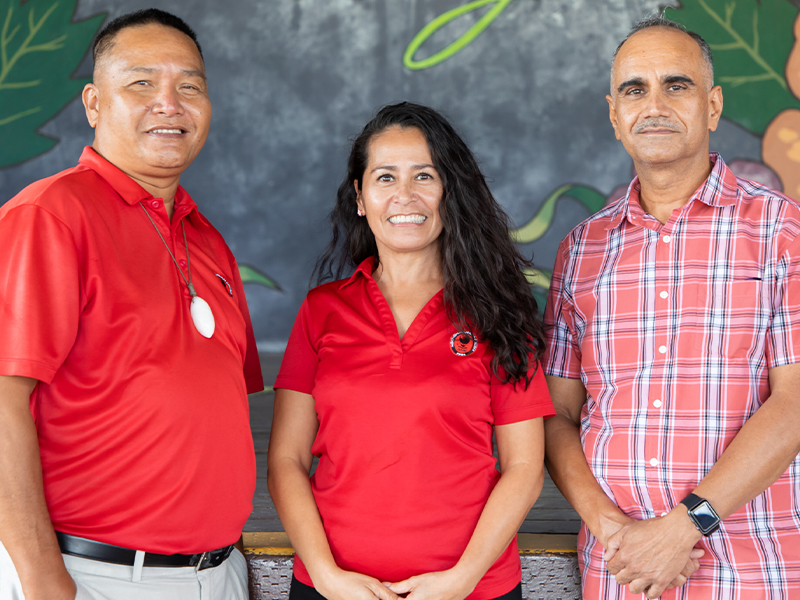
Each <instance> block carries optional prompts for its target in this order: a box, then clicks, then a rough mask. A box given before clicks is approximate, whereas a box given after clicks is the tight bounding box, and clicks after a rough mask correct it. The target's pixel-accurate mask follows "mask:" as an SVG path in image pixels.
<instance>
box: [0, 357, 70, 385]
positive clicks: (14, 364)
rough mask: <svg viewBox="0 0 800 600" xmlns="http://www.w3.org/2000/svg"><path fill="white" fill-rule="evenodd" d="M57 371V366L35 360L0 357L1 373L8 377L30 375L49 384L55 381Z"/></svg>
mask: <svg viewBox="0 0 800 600" xmlns="http://www.w3.org/2000/svg"><path fill="white" fill-rule="evenodd" d="M56 371H58V369H57V368H53V367H51V366H50V365H45V364H43V363H40V362H37V361H35V360H26V359H20V358H13V359H9V358H0V375H4V376H6V377H30V378H31V379H38V380H39V381H41V382H42V383H47V384H49V383H50V382H51V381H53V377H55V375H56Z"/></svg>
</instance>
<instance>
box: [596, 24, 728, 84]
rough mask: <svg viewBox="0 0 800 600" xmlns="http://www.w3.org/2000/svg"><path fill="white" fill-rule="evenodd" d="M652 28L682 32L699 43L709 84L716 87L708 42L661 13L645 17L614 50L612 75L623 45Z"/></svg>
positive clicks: (712, 60)
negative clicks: (635, 34)
mask: <svg viewBox="0 0 800 600" xmlns="http://www.w3.org/2000/svg"><path fill="white" fill-rule="evenodd" d="M651 27H667V28H669V29H675V30H676V31H681V32H683V33H685V34H686V35H688V36H689V37H690V38H692V39H693V40H694V41H695V42H697V45H698V46H700V51H701V52H702V53H703V60H705V63H706V66H707V67H708V70H709V73H710V75H711V81H710V82H709V83H710V84H711V85H712V86H713V85H714V58H713V57H712V56H711V48H710V47H709V45H708V42H706V41H705V40H704V39H703V38H702V37H701V36H700V35H699V34H697V33H695V32H694V31H687V29H686V27H684V26H683V25H682V24H680V23H676V22H675V21H670V20H669V19H668V18H667V17H665V16H664V13H662V12H660V11H659V12H657V13H656V14H653V15H648V16H646V17H644V18H643V19H641V20H639V21H637V22H636V23H635V24H634V26H633V27H631V30H630V32H629V33H628V35H627V36H626V37H625V39H624V40H622V41H621V42H620V43H619V46H617V49H616V50H614V56H613V57H612V63H611V65H612V66H611V73H612V75H613V73H614V66H613V65H614V62H613V61H614V60H615V59H616V58H617V54H618V53H619V51H620V48H622V46H623V44H624V43H625V42H627V41H628V40H629V39H630V37H631V36H632V35H633V34H634V33H638V32H640V31H642V30H643V29H650V28H651ZM612 91H613V90H612Z"/></svg>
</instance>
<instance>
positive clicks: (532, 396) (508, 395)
mask: <svg viewBox="0 0 800 600" xmlns="http://www.w3.org/2000/svg"><path fill="white" fill-rule="evenodd" d="M532 368H535V369H536V373H535V374H534V376H533V378H532V379H531V382H530V384H528V386H527V388H526V387H525V382H520V383H516V384H514V383H503V382H501V381H500V379H498V378H497V377H496V376H495V375H494V374H492V378H491V381H490V384H489V385H490V390H489V393H490V395H491V401H492V414H493V415H494V424H495V425H508V424H510V423H518V422H520V421H527V420H528V419H537V418H539V417H552V416H553V415H555V414H556V411H555V409H554V408H553V402H552V400H550V392H549V391H548V389H547V382H546V381H545V379H544V373H542V367H541V365H539V364H538V363H535V364H534V365H533V366H532Z"/></svg>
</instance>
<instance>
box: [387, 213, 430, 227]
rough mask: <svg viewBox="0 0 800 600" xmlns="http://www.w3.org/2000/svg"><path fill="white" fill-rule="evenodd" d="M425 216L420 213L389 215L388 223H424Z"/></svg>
mask: <svg viewBox="0 0 800 600" xmlns="http://www.w3.org/2000/svg"><path fill="white" fill-rule="evenodd" d="M425 219H427V217H423V216H422V215H395V216H393V217H389V223H393V224H395V225H399V224H400V223H416V224H419V223H424V222H425Z"/></svg>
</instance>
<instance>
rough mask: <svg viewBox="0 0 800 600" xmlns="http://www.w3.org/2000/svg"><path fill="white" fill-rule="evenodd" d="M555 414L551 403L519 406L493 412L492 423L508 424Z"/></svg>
mask: <svg viewBox="0 0 800 600" xmlns="http://www.w3.org/2000/svg"><path fill="white" fill-rule="evenodd" d="M555 414H556V411H555V409H554V408H553V405H552V404H551V405H550V406H522V407H520V408H514V409H511V410H504V411H502V412H497V413H495V415H494V424H495V425H509V424H511V423H519V422H520V421H528V420H530V419H538V418H539V417H544V418H548V417H552V416H555Z"/></svg>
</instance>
